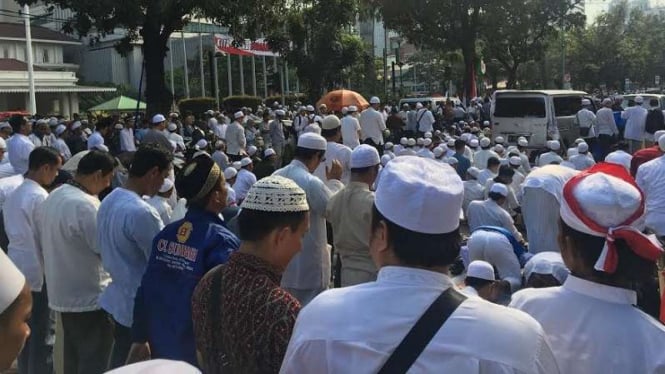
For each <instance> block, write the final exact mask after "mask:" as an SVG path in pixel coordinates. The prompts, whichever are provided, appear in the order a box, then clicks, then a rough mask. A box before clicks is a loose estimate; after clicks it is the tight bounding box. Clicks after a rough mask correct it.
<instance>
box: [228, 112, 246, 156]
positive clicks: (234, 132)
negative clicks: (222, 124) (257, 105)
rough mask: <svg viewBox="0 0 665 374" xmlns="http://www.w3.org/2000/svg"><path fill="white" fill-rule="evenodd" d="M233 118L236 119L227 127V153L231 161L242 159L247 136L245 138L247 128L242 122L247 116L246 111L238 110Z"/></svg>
mask: <svg viewBox="0 0 665 374" xmlns="http://www.w3.org/2000/svg"><path fill="white" fill-rule="evenodd" d="M233 118H235V120H234V121H233V122H232V123H231V124H230V125H229V127H228V128H227V129H226V153H227V154H228V155H229V159H230V160H231V161H240V159H242V157H243V155H244V154H245V147H246V146H247V138H245V128H244V127H242V125H241V123H242V122H243V120H244V118H245V113H243V112H242V111H241V110H240V111H237V112H236V113H235V114H234V115H233Z"/></svg>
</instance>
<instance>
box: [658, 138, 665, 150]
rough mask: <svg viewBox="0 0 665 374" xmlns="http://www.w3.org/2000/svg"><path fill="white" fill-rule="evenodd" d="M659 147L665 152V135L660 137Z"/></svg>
mask: <svg viewBox="0 0 665 374" xmlns="http://www.w3.org/2000/svg"><path fill="white" fill-rule="evenodd" d="M658 148H660V150H661V151H663V152H665V136H661V137H660V138H658Z"/></svg>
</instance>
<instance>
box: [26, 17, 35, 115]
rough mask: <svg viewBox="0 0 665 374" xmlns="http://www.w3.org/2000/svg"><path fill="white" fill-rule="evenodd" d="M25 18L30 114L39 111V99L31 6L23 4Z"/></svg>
mask: <svg viewBox="0 0 665 374" xmlns="http://www.w3.org/2000/svg"><path fill="white" fill-rule="evenodd" d="M23 17H24V18H23V20H24V22H25V44H26V46H25V56H26V58H27V60H28V61H27V63H28V96H29V100H28V111H29V112H30V114H36V113H37V99H36V96H35V70H34V66H33V64H34V61H33V57H32V33H31V31H30V6H28V5H27V4H26V5H24V6H23Z"/></svg>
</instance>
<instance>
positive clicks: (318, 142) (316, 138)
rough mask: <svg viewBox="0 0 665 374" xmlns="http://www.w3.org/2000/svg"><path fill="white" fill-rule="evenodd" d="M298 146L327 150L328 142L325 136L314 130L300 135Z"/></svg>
mask: <svg viewBox="0 0 665 374" xmlns="http://www.w3.org/2000/svg"><path fill="white" fill-rule="evenodd" d="M298 147H300V148H306V149H314V150H317V151H325V150H326V149H327V147H328V144H327V142H326V139H325V138H324V137H323V136H321V135H318V134H315V133H313V132H308V133H304V134H302V135H300V137H299V138H298Z"/></svg>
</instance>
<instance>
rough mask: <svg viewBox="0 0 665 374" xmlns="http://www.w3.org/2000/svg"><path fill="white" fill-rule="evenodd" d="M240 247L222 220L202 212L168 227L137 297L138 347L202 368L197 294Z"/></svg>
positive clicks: (155, 243)
mask: <svg viewBox="0 0 665 374" xmlns="http://www.w3.org/2000/svg"><path fill="white" fill-rule="evenodd" d="M239 247H240V241H239V240H238V238H236V236H235V235H233V234H232V233H231V232H230V231H229V230H228V229H227V228H226V226H225V224H224V222H223V221H222V220H221V219H220V218H219V216H218V215H216V214H213V213H211V212H208V211H205V210H202V209H200V208H196V207H191V208H189V210H188V211H187V214H186V215H185V218H184V219H182V220H179V221H176V222H173V223H172V224H170V225H167V226H166V227H165V228H164V230H162V231H161V232H160V233H159V234H157V236H155V239H154V240H153V242H152V251H151V255H150V260H149V261H148V267H147V268H146V271H145V274H143V279H142V280H141V287H140V288H139V289H138V291H137V294H136V305H135V308H134V316H135V318H134V325H133V326H132V334H133V335H134V341H135V342H149V343H150V349H151V353H152V357H153V358H165V359H171V360H181V361H187V362H189V363H190V364H192V365H197V361H196V345H195V341H194V327H193V324H192V302H191V300H192V295H193V294H194V289H195V288H196V285H197V284H198V282H199V280H200V279H201V278H202V277H203V276H204V275H205V274H206V273H207V272H208V271H210V270H211V269H212V268H214V267H215V266H217V265H220V264H223V263H226V262H227V261H228V259H229V256H231V253H233V252H234V251H236V250H237V249H238V248H239ZM166 326H168V328H165V327H166Z"/></svg>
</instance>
